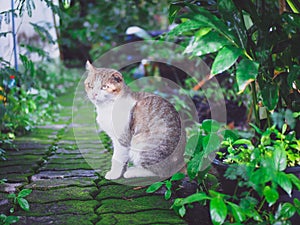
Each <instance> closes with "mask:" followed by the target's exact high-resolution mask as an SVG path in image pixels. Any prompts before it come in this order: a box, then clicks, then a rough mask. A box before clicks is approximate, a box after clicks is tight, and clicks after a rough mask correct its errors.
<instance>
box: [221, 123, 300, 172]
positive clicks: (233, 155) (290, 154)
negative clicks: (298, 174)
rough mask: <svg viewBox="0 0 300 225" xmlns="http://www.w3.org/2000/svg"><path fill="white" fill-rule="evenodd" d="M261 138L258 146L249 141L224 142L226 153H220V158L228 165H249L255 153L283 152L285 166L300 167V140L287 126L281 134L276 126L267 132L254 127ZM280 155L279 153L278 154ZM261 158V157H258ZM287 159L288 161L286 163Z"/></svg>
mask: <svg viewBox="0 0 300 225" xmlns="http://www.w3.org/2000/svg"><path fill="white" fill-rule="evenodd" d="M252 126H253V127H254V128H255V130H256V132H257V133H258V134H259V136H260V140H259V141H258V143H257V144H253V143H252V142H251V141H250V140H248V139H237V140H232V139H227V140H225V141H223V146H225V147H226V152H220V154H219V158H220V159H221V160H222V161H224V162H226V163H238V164H243V163H249V162H250V161H251V160H253V157H254V155H253V152H258V151H261V152H262V153H263V154H272V153H274V152H279V151H280V152H281V153H280V155H281V156H282V157H283V159H282V160H283V161H282V162H281V163H283V165H287V166H289V167H291V166H299V165H300V158H299V153H300V140H299V139H297V138H296V136H295V132H294V131H290V132H287V124H284V125H283V126H282V130H281V132H280V131H279V130H277V129H276V127H275V126H272V127H269V128H267V130H266V131H262V130H260V129H259V128H258V127H256V126H255V125H252ZM278 154H279V153H278ZM257 157H260V155H257ZM285 158H286V160H287V161H284V159H285Z"/></svg>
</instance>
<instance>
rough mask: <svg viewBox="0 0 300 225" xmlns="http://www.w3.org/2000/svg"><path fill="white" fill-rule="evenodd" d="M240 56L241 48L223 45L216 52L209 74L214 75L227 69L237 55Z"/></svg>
mask: <svg viewBox="0 0 300 225" xmlns="http://www.w3.org/2000/svg"><path fill="white" fill-rule="evenodd" d="M239 56H241V50H240V49H238V48H236V47H233V46H224V47H223V48H222V49H221V50H220V51H219V52H218V54H217V57H216V59H215V61H214V62H213V65H212V68H211V74H212V75H216V74H219V73H222V72H223V71H225V70H227V69H229V68H230V67H231V66H232V65H233V64H234V63H235V61H236V60H237V59H238V57H239Z"/></svg>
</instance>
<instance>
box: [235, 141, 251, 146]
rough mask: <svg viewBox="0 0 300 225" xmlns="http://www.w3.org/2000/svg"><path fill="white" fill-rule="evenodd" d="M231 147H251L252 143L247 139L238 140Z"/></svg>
mask: <svg viewBox="0 0 300 225" xmlns="http://www.w3.org/2000/svg"><path fill="white" fill-rule="evenodd" d="M233 145H247V146H253V144H252V142H251V141H250V140H248V139H238V140H236V141H235V142H233Z"/></svg>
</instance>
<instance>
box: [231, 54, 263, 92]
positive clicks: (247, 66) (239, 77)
mask: <svg viewBox="0 0 300 225" xmlns="http://www.w3.org/2000/svg"><path fill="white" fill-rule="evenodd" d="M258 68H259V64H258V63H256V62H254V61H252V60H249V59H242V60H241V61H240V63H239V64H238V66H237V70H236V81H237V84H238V87H239V92H243V91H244V90H245V89H246V87H247V86H248V84H250V83H251V82H253V81H254V80H255V79H256V77H257V74H258Z"/></svg>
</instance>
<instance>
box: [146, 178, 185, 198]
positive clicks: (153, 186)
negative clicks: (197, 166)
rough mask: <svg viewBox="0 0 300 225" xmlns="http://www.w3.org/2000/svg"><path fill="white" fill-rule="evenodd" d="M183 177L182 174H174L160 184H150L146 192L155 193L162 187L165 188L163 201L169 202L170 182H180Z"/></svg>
mask: <svg viewBox="0 0 300 225" xmlns="http://www.w3.org/2000/svg"><path fill="white" fill-rule="evenodd" d="M184 177H185V175H184V174H183V173H175V174H174V175H173V176H172V177H171V178H170V179H169V180H165V181H160V182H156V183H153V184H151V185H150V186H149V187H148V188H147V190H146V192H147V193H153V192H155V191H157V190H158V189H160V188H161V187H162V186H165V187H166V191H165V199H166V200H169V199H170V198H171V196H172V182H174V181H179V180H182V179H183V178H184Z"/></svg>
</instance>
